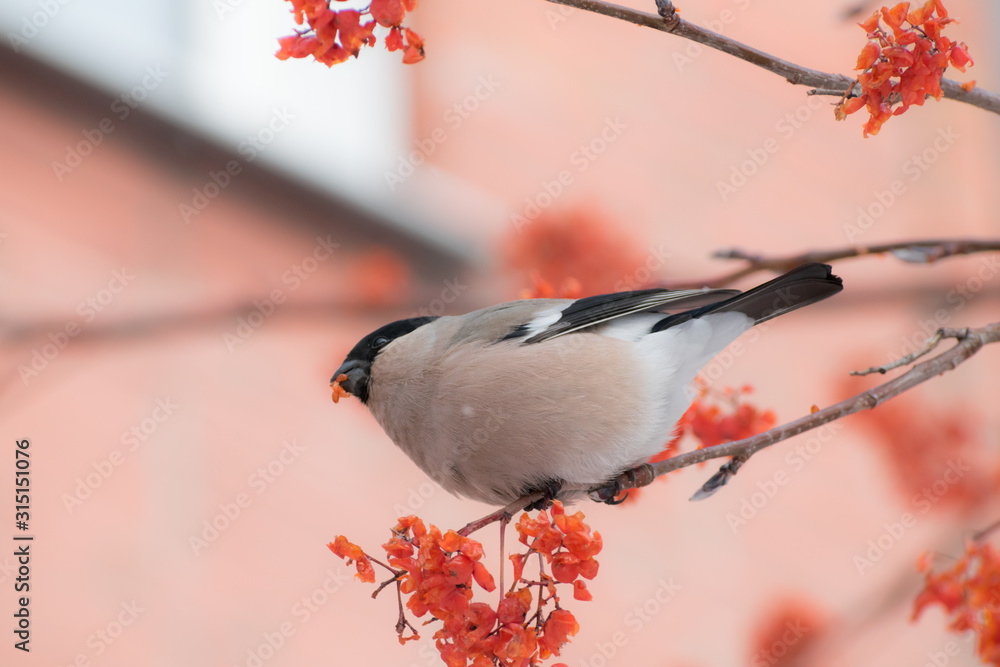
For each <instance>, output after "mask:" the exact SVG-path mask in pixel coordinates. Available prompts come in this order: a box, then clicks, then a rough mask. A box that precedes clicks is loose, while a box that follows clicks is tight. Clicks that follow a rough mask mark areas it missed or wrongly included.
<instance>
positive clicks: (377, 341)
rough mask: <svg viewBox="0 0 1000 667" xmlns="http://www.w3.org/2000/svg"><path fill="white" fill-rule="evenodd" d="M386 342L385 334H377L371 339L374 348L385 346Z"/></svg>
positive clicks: (387, 342)
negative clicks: (376, 336)
mask: <svg viewBox="0 0 1000 667" xmlns="http://www.w3.org/2000/svg"><path fill="white" fill-rule="evenodd" d="M388 344H389V339H388V338H386V337H385V336H379V337H378V338H376V339H375V340H373V341H372V347H373V348H375V349H376V350H377V349H379V348H380V347H385V346H386V345H388Z"/></svg>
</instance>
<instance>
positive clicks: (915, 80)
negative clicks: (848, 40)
mask: <svg viewBox="0 0 1000 667" xmlns="http://www.w3.org/2000/svg"><path fill="white" fill-rule="evenodd" d="M882 21H885V24H886V26H888V28H889V30H886V29H885V28H883V27H882V24H881V22H882ZM954 21H955V19H952V18H949V17H948V10H947V9H945V7H944V4H943V3H942V1H941V0H929V1H928V2H926V3H925V4H923V5H922V6H920V7H918V8H917V9H914V10H912V11H910V3H908V2H901V3H899V4H898V5H896V6H895V7H893V8H892V9H889V8H887V7H882V9H881V10H879V11H876V12H875V13H874V14H872V15H871V17H870V18H869V19H868V20H867V21H865V22H864V23H860V24H859V25H860V26H861V27H862V28H864V30H865V32H866V33H867V35H868V40H869V41H868V43H867V44H865V46H864V48H863V49H861V55H860V56H858V62H857V66H856V67H855V69H857V70H861V74H859V75H858V84H860V86H861V94H860V95H858V96H857V97H851V98H848V97H847V94H845V96H844V99H842V100H841V102H840V104H838V105H837V108H836V110H835V114H836V117H837V120H843V119H844V118H846V117H847V115H848V114H852V113H854V112H855V111H858V110H859V109H861V108H863V107H864V108H867V109H868V114H869V119H868V122H867V123H865V127H864V133H865V136H866V137H867V136H868V135H869V134H878V132H879V130H880V129H881V128H882V125H883V123H885V122H886V121H887V120H889V118H891V117H892V116H898V115H900V114H901V113H904V112H905V111H906V110H907V109H909V108H910V105H913V104H916V105H923V103H924V100H925V99H926V98H927V96H931V97H933V98H934V99H936V100H940V99H941V95H942V92H941V77H942V75H943V74H944V71H945V70H946V69H947V68H948V65H949V64H951V65H953V66H954V67H955V68H957V69H958V70H959V71H961V72H964V71H965V66H966V65H972V64H973V62H972V58H970V57H969V53H968V51H967V50H966V49H967V47H966V46H965V44H964V43H962V42H954V41H952V40H951V39H949V38H947V37H945V36H944V35H942V34H941V31H942V29H943V28H944V26H946V25H948V24H949V23H952V22H954ZM848 92H850V91H848Z"/></svg>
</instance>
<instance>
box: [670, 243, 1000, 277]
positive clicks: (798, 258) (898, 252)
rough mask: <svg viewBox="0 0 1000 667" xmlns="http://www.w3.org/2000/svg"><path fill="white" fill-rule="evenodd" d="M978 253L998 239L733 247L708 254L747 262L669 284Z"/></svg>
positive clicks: (998, 247) (995, 248)
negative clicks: (758, 249) (783, 250)
mask: <svg viewBox="0 0 1000 667" xmlns="http://www.w3.org/2000/svg"><path fill="white" fill-rule="evenodd" d="M979 252H1000V239H918V240H912V241H896V242H894V243H880V244H876V245H870V246H861V245H858V246H845V247H842V248H833V249H831V250H812V251H809V252H803V253H798V254H795V255H783V256H776V257H768V256H765V255H755V254H752V253H749V252H746V251H744V250H739V249H737V248H733V249H730V250H719V251H717V252H715V253H713V254H712V256H713V257H715V258H718V259H736V260H743V261H745V262H747V265H746V266H744V267H742V268H740V269H737V270H736V271H732V272H730V273H727V274H725V275H723V276H720V277H718V278H713V279H711V280H702V281H700V282H697V283H678V284H673V283H671V285H670V286H671V287H673V288H676V289H685V288H699V287H722V286H725V285H731V284H732V283H733V282H735V281H737V280H739V279H741V278H745V277H747V276H749V275H751V274H754V273H757V272H758V271H774V272H777V273H784V272H785V271H790V270H792V269H794V268H795V267H797V266H801V265H802V264H807V263H809V262H821V263H824V264H825V263H828V262H832V261H835V260H839V259H850V258H853V257H865V256H869V255H884V254H886V253H891V254H892V255H894V256H895V257H896V258H897V259H899V260H901V261H904V262H908V263H915V264H929V263H931V262H935V261H937V260H939V259H944V258H946V257H955V256H958V255H971V254H973V253H979Z"/></svg>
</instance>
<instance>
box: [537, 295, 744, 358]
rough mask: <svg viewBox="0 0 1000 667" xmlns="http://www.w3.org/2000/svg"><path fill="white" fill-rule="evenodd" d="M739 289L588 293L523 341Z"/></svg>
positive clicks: (688, 305) (712, 299) (701, 302)
mask: <svg viewBox="0 0 1000 667" xmlns="http://www.w3.org/2000/svg"><path fill="white" fill-rule="evenodd" d="M739 293H740V291H739V290H733V289H696V290H666V289H646V290H636V291H632V292H615V293H613V294H599V295H597V296H588V297H586V298H583V299H578V300H576V301H574V302H573V303H571V304H570V305H569V306H567V307H566V308H565V310H563V311H562V313H561V314H560V317H559V319H558V320H556V321H555V322H553V323H552V324H551V325H550V326H548V327H546V329H545V330H544V331H541V332H539V333H537V334H535V335H533V336H531V337H530V338H528V339H526V340H525V341H524V342H525V343H526V344H530V343H541V342H543V341H546V340H549V339H551V338H557V337H558V336H563V335H565V334H568V333H573V332H574V331H580V330H581V329H586V328H588V327H592V326H594V325H596V324H601V323H602V322H607V321H609V320H614V319H617V318H619V317H625V316H626V315H632V314H633V313H643V312H654V313H659V312H670V311H677V310H688V309H692V308H701V307H703V306H708V305H711V304H714V303H718V302H720V301H725V300H726V299H728V298H731V297H733V296H736V295H737V294H739Z"/></svg>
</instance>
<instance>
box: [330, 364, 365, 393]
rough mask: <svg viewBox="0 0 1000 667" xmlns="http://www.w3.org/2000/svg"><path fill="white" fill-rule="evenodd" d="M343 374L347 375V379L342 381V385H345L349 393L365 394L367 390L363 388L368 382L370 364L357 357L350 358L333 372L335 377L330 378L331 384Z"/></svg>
mask: <svg viewBox="0 0 1000 667" xmlns="http://www.w3.org/2000/svg"><path fill="white" fill-rule="evenodd" d="M342 375H346V376H347V379H345V380H342V381H341V382H340V386H341V387H343V388H344V389H345V390H346V391H347V392H348V393H349V394H354V395H355V396H359V395H363V394H364V393H365V392H364V391H363V390H362V388H363V387H364V386H365V385H366V384H367V383H368V365H367V364H365V363H364V362H362V361H358V360H357V359H348V360H347V361H345V362H344V363H343V364H341V366H340V368H338V369H337V370H336V371H334V373H333V377H332V378H330V384H331V385H332V384H334V383H336V382H337V378H338V377H341V376H342Z"/></svg>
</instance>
